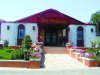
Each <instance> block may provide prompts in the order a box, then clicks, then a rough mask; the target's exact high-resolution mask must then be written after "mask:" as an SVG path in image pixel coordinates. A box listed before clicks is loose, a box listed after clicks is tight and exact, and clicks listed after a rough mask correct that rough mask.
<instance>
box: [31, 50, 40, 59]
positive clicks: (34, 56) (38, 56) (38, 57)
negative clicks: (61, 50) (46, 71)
mask: <svg viewBox="0 0 100 75" xmlns="http://www.w3.org/2000/svg"><path fill="white" fill-rule="evenodd" d="M29 60H30V61H40V60H41V53H40V52H34V53H31V54H30V57H29Z"/></svg>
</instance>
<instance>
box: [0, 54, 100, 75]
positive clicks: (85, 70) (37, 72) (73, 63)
mask: <svg viewBox="0 0 100 75" xmlns="http://www.w3.org/2000/svg"><path fill="white" fill-rule="evenodd" d="M44 65H45V68H41V69H28V68H4V67H0V75H99V74H100V68H99V67H94V68H93V67H92V68H89V67H87V66H85V65H83V64H82V63H80V62H78V61H77V60H75V59H73V58H71V57H70V56H69V55H67V54H63V53H62V54H56V53H53V54H45V63H44Z"/></svg>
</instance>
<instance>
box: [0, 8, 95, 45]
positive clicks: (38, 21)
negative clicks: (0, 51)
mask: <svg viewBox="0 0 100 75" xmlns="http://www.w3.org/2000/svg"><path fill="white" fill-rule="evenodd" d="M95 31H96V30H95V26H94V25H92V24H85V23H83V22H80V21H78V20H76V19H74V18H72V17H70V16H67V15H65V14H63V13H61V12H59V11H57V10H54V9H48V10H45V11H43V12H40V13H37V14H34V15H31V16H29V17H26V18H23V19H20V20H17V21H14V22H5V21H2V20H1V21H0V42H3V41H4V40H8V41H9V45H12V46H15V45H21V42H22V40H23V38H24V36H25V35H30V36H31V39H32V41H33V43H36V42H38V41H41V37H42V40H43V41H44V45H45V46H64V45H65V43H66V42H69V41H70V42H71V43H73V45H76V46H80V47H90V46H91V41H93V40H95V39H96V32H95Z"/></svg>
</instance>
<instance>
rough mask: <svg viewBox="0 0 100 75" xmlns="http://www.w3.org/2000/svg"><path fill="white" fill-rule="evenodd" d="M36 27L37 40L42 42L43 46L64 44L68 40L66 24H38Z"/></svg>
mask: <svg viewBox="0 0 100 75" xmlns="http://www.w3.org/2000/svg"><path fill="white" fill-rule="evenodd" d="M38 28H39V33H38V36H39V37H38V41H42V42H44V45H45V46H65V44H66V42H67V41H68V35H67V34H68V31H67V27H66V25H63V24H62V25H61V24H39V25H38ZM66 32H67V34H66Z"/></svg>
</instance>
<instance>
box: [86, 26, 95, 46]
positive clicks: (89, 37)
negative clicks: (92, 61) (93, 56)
mask: <svg viewBox="0 0 100 75" xmlns="http://www.w3.org/2000/svg"><path fill="white" fill-rule="evenodd" d="M91 28H93V32H91ZM91 41H96V30H95V26H93V25H92V26H91V25H88V26H85V46H86V47H91Z"/></svg>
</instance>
